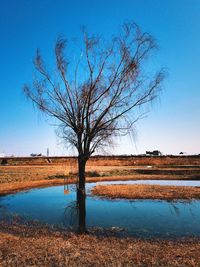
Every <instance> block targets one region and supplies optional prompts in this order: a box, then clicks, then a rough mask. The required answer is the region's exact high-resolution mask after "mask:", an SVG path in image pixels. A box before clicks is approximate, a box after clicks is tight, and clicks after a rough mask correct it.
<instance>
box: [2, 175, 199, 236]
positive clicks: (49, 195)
mask: <svg viewBox="0 0 200 267" xmlns="http://www.w3.org/2000/svg"><path fill="white" fill-rule="evenodd" d="M113 183H115V184H116V183H117V184H119V183H120V184H122V183H123V184H127V183H130V184H134V183H145V184H147V183H148V184H164V185H166V184H167V185H172V184H174V185H175V183H178V185H185V186H187V185H190V186H199V185H200V183H199V182H197V181H157V180H156V181H128V182H127V181H120V182H119V181H118V182H101V184H113ZM94 185H95V183H90V184H87V194H88V196H87V199H86V224H87V227H88V228H93V227H102V228H105V229H123V230H124V231H125V232H126V233H127V234H128V235H131V236H139V237H185V236H200V201H197V200H195V201H190V202H185V201H178V202H168V201H158V200H132V201H130V200H109V199H104V198H99V197H93V196H91V195H90V190H91V188H92V187H93V186H94ZM69 191H70V193H69V194H64V186H54V187H48V188H42V189H32V190H29V191H27V192H21V193H17V194H13V195H8V196H3V197H0V219H5V218H7V217H8V216H11V215H15V214H16V215H17V216H20V217H23V218H24V219H25V220H38V221H39V222H41V223H47V224H49V225H58V226H61V227H65V228H68V229H76V227H77V223H78V210H77V205H76V188H75V185H70V186H69Z"/></svg>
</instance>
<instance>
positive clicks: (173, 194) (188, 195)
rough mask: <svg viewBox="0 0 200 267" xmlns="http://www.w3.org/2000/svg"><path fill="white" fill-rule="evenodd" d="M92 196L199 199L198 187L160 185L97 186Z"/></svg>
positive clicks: (199, 189) (199, 188)
mask: <svg viewBox="0 0 200 267" xmlns="http://www.w3.org/2000/svg"><path fill="white" fill-rule="evenodd" d="M92 193H93V195H98V196H105V197H109V198H126V199H159V200H178V199H184V200H191V199H200V187H192V186H187V187H185V186H163V185H162V186H160V185H142V184H140V185H97V186H95V187H94V188H93V189H92Z"/></svg>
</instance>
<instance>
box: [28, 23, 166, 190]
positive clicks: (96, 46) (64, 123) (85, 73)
mask: <svg viewBox="0 0 200 267" xmlns="http://www.w3.org/2000/svg"><path fill="white" fill-rule="evenodd" d="M67 47H68V46H67V42H66V40H65V39H63V38H59V39H58V40H57V42H56V44H55V59H56V68H55V70H54V71H53V72H52V73H50V72H49V71H48V70H47V68H46V66H45V63H44V61H43V58H42V57H41V55H40V52H39V50H37V53H36V56H35V59H34V65H35V69H36V73H37V74H36V76H35V78H34V81H33V85H32V86H28V85H25V86H24V92H25V94H26V95H27V97H28V98H29V99H31V100H32V101H33V103H34V104H36V106H37V107H38V108H39V109H40V110H41V111H43V112H44V113H46V114H48V115H49V116H52V117H55V118H56V119H58V121H59V122H60V127H61V129H62V135H63V137H64V138H65V140H66V142H68V143H70V144H71V145H72V146H74V147H75V148H76V149H77V151H78V171H79V183H78V191H79V192H80V193H81V194H82V195H84V194H85V166H86V162H87V160H88V159H89V158H90V156H91V155H92V154H93V153H94V152H95V151H96V150H97V149H99V148H101V147H104V146H106V145H109V143H110V142H111V140H112V138H113V137H114V136H119V135H126V134H127V133H129V132H130V131H131V130H132V128H133V124H134V123H135V122H136V120H138V118H139V117H140V115H141V113H140V107H141V106H145V105H146V104H148V103H150V102H152V101H153V100H154V99H155V98H156V96H157V94H158V91H159V89H160V86H161V82H162V80H163V77H164V74H163V71H162V70H160V71H159V72H157V73H154V74H153V75H152V74H150V71H149V68H148V60H147V59H148V58H149V56H151V54H152V51H154V50H155V48H156V43H155V40H154V39H153V37H152V36H151V35H150V34H149V33H147V32H142V31H141V29H140V28H139V27H138V26H137V25H136V24H135V23H127V24H124V25H123V26H122V27H121V30H120V32H119V34H118V35H117V36H115V37H113V38H111V41H109V42H105V40H104V39H103V38H100V37H99V36H96V35H89V34H88V33H87V32H86V31H85V30H83V42H82V47H81V50H80V57H79V59H78V60H77V62H75V60H74V58H73V57H72V55H69V56H68V55H67V51H68V50H67ZM73 56H74V55H73Z"/></svg>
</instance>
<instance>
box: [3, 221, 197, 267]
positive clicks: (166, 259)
mask: <svg viewBox="0 0 200 267" xmlns="http://www.w3.org/2000/svg"><path fill="white" fill-rule="evenodd" d="M0 229H1V230H0V266H2V267H7V266H9V267H12V266H13V267H16V266H20V267H25V266H26V267H27V266H44V267H47V266H48V267H49V266H52V267H53V266H54V267H56V266H135V267H137V266H142V267H145V266H152V267H157V266H165V267H167V266H171V267H173V266H174V267H175V266H176V267H177V266H181V267H186V266H187V267H189V266H191V267H194V266H200V254H199V248H200V240H199V239H185V240H183V239H182V240H176V241H170V240H140V239H136V238H121V239H120V238H117V237H101V236H97V235H95V232H94V233H93V234H88V235H75V234H72V233H66V232H60V231H58V230H57V231H55V230H52V229H48V228H41V227H36V226H35V227H34V226H33V227H31V226H29V227H28V226H24V225H17V224H13V225H12V226H7V225H5V224H4V223H0Z"/></svg>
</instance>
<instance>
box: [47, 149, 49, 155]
mask: <svg viewBox="0 0 200 267" xmlns="http://www.w3.org/2000/svg"><path fill="white" fill-rule="evenodd" d="M47 157H49V148H47Z"/></svg>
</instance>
